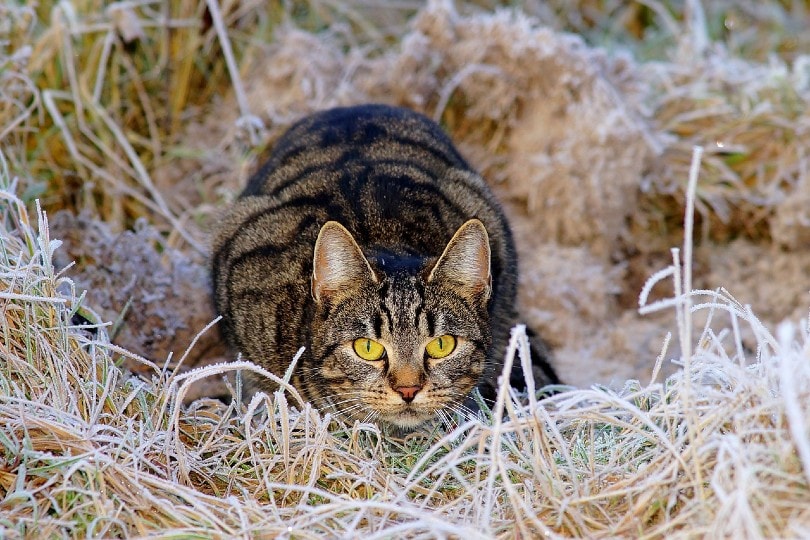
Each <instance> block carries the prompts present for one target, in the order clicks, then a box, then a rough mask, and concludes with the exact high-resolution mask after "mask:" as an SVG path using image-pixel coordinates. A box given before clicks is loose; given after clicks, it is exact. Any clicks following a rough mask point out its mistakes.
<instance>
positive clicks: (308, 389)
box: [212, 105, 557, 429]
mask: <svg viewBox="0 0 810 540" xmlns="http://www.w3.org/2000/svg"><path fill="white" fill-rule="evenodd" d="M472 218H475V219H478V220H480V221H481V222H482V223H483V225H484V227H485V229H486V233H484V236H485V237H486V235H488V239H489V247H490V249H489V255H488V256H489V257H490V271H491V278H492V281H491V293H490V296H489V297H488V298H485V297H474V295H473V293H470V292H464V290H462V289H459V288H458V287H454V286H453V283H452V281H453V275H452V273H453V272H452V271H449V270H448V271H444V272H436V274H441V276H440V277H438V278H435V279H431V272H432V270H434V266H437V261H438V259H439V257H440V256H441V255H442V253H443V252H444V251H445V249H446V248H447V247H448V244H449V243H450V241H451V238H453V237H454V234H455V233H456V232H457V231H459V229H460V228H461V227H462V225H464V224H465V223H466V222H468V220H470V219H472ZM329 221H336V222H338V223H339V224H341V225H343V227H345V230H347V231H348V234H350V239H349V240H347V245H350V244H351V243H352V241H353V242H355V243H356V245H357V246H358V248H359V250H361V251H362V256H361V259H362V257H364V258H365V260H366V261H367V262H368V267H369V268H370V270H371V273H369V275H368V276H367V278H362V279H360V278H358V279H357V285H356V286H354V287H352V288H351V290H350V291H348V292H347V293H346V294H342V295H335V296H334V298H333V299H332V300H334V301H319V302H316V300H315V298H314V297H313V295H312V292H313V291H312V290H311V286H313V285H312V283H311V277H312V275H313V250H314V246H315V242H316V239H317V238H318V235H319V233H320V231H321V229H322V227H323V226H324V224H326V223H327V222H329ZM341 229H342V228H341ZM448 268H450V266H449V265H448ZM212 270H213V280H214V293H215V303H216V307H217V310H218V312H219V313H220V314H221V315H222V316H223V330H224V334H225V336H226V337H227V339H228V340H229V342H230V344H231V345H232V346H233V347H234V348H235V349H236V350H239V351H241V352H242V353H243V354H244V355H245V356H246V357H247V358H249V359H251V360H252V361H254V362H256V363H258V364H260V365H262V366H264V367H266V368H268V369H269V370H270V371H272V372H273V373H276V374H278V375H281V374H283V373H284V372H285V370H286V368H287V366H288V365H289V362H290V361H291V359H292V357H293V355H294V354H295V352H296V351H297V350H298V348H299V347H300V346H302V345H304V346H306V348H307V350H306V352H305V353H304V356H303V357H302V358H301V359H300V361H299V363H298V367H297V368H296V371H295V372H294V374H293V379H292V382H293V384H294V385H295V386H296V387H297V388H298V389H299V391H301V393H302V395H303V396H304V397H305V398H306V399H308V400H309V401H311V402H312V403H313V404H315V405H316V406H319V407H330V408H331V409H333V411H334V412H338V413H340V414H343V415H344V416H345V417H346V418H347V419H349V420H351V419H357V420H372V421H378V422H380V423H388V424H392V425H395V426H398V427H400V428H406V429H407V428H412V427H414V426H416V425H418V424H420V423H422V422H424V421H427V420H429V419H431V418H433V417H435V416H436V415H438V416H440V417H441V416H443V411H446V410H452V409H454V408H455V409H457V408H458V406H459V405H460V404H461V403H462V402H463V401H464V400H465V398H466V396H467V394H468V393H469V391H470V390H471V389H472V388H473V387H474V386H475V385H476V384H478V385H479V387H480V388H481V389H482V392H483V393H484V395H485V396H492V395H493V388H494V383H495V380H496V378H497V375H498V373H499V371H500V368H499V365H500V359H501V358H503V355H504V352H505V347H506V343H507V340H508V337H509V329H510V327H511V326H512V325H514V324H515V323H516V322H517V315H516V312H515V307H514V306H515V295H516V280H517V260H516V255H515V249H514V246H513V241H512V236H511V233H510V231H509V227H508V225H507V222H506V219H505V217H504V215H503V212H502V211H501V209H500V207H499V205H498V204H497V202H496V200H495V199H494V197H493V195H492V193H491V192H490V190H489V189H488V187H487V186H486V184H485V182H484V181H483V180H482V178H481V177H480V176H479V175H478V174H476V173H475V172H474V171H473V170H472V169H471V168H470V166H469V165H467V163H466V162H465V161H464V159H463V158H462V157H461V155H460V154H459V153H458V151H457V150H456V149H455V147H454V146H453V144H452V143H451V141H450V140H449V138H448V137H447V136H446V135H445V134H444V133H443V132H442V130H441V129H440V128H439V127H438V126H437V125H436V124H435V123H433V122H432V121H430V120H428V119H427V118H425V117H423V116H421V115H418V114H416V113H413V112H410V111H407V110H404V109H398V108H392V107H388V106H383V105H365V106H359V107H348V108H338V109H332V110H329V111H325V112H322V113H318V114H314V115H312V116H309V117H307V118H305V119H303V120H302V121H300V122H299V123H297V124H296V125H294V126H293V127H292V128H291V129H290V130H289V131H288V132H287V133H286V134H285V135H284V136H283V137H282V138H281V139H280V140H279V142H278V143H277V145H276V147H275V149H274V151H273V154H272V155H271V157H270V159H269V160H268V162H267V163H266V164H265V165H264V166H263V167H262V168H261V169H260V170H259V171H258V172H257V173H256V174H255V175H254V176H253V178H251V180H250V182H249V184H248V186H247V188H246V189H245V191H244V193H243V194H242V195H241V197H240V198H239V199H238V200H237V201H236V202H235V204H234V205H233V206H232V207H231V208H230V209H229V210H228V212H227V213H226V214H225V216H224V218H223V220H222V223H221V224H220V227H219V229H218V230H217V231H216V235H215V239H214V245H213V269H212ZM442 334H451V335H455V336H459V338H460V339H459V344H458V346H457V350H456V351H454V353H453V354H451V355H450V356H449V357H447V358H445V359H442V360H431V359H427V357H426V355H425V353H424V345H425V342H426V341H429V340H430V338H432V337H436V336H439V335H442ZM360 337H369V338H373V339H375V340H377V341H379V342H381V343H385V344H386V346H387V349H388V355H387V357H386V358H385V359H384V361H378V362H368V361H364V360H362V359H360V358H359V357H358V356H357V355H356V354H354V353H353V352H352V348H351V344H352V342H353V340H354V339H356V338H360ZM532 341H533V346H534V349H535V351H534V353H535V354H534V356H535V363H536V365H537V369H535V372H536V373H535V377H536V378H537V377H540V381H539V382H540V383H543V382H548V383H553V382H557V379H556V375H555V374H554V371H553V370H552V369H551V367H550V366H549V364H548V363H547V362H546V350H545V348H544V347H543V345H542V342H541V341H540V340H539V339H533V340H532ZM517 378H518V379H519V378H520V377H517ZM405 379H408V380H414V381H419V384H420V385H422V386H423V388H422V390H421V391H419V392H418V394H417V395H416V397H415V399H413V401H412V402H410V403H406V401H405V400H404V399H403V398H402V396H401V395H400V394H398V393H397V392H396V391H394V390H393V388H394V387H396V384H397V381H398V380H405ZM250 383H251V385H252V386H253V387H254V388H263V389H266V390H272V387H266V384H267V383H266V381H262V380H258V379H251V380H250Z"/></svg>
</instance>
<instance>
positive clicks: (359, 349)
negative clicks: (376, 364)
mask: <svg viewBox="0 0 810 540" xmlns="http://www.w3.org/2000/svg"><path fill="white" fill-rule="evenodd" d="M354 352H356V353H357V356H359V357H360V358H362V359H363V360H379V359H380V358H382V357H383V356H384V355H385V347H383V346H382V345H381V344H379V343H377V342H376V341H374V340H373V339H368V338H360V339H355V340H354Z"/></svg>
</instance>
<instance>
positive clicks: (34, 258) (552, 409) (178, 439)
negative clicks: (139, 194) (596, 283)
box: [0, 162, 810, 538]
mask: <svg viewBox="0 0 810 540" xmlns="http://www.w3.org/2000/svg"><path fill="white" fill-rule="evenodd" d="M3 165H4V167H5V162H4V163H3ZM14 191H15V186H14V182H12V181H11V179H10V178H9V175H8V171H7V170H3V171H2V177H1V178H0V198H2V207H1V208H2V215H0V221H1V222H2V226H3V228H2V231H0V233H2V235H1V236H0V238H1V239H2V240H1V241H0V248H1V249H0V279H2V282H3V285H2V289H0V290H2V292H1V293H0V306H2V307H0V310H1V311H2V313H3V322H2V332H3V349H2V355H3V360H4V361H3V364H2V370H1V371H0V388H2V391H1V392H0V444H2V468H0V490H2V496H3V499H2V502H0V527H2V532H3V536H4V537H7V538H14V537H44V536H55V537H59V536H64V537H78V536H86V535H91V536H105V537H109V536H135V535H146V534H154V533H158V534H160V535H161V536H163V537H173V536H175V535H178V536H180V535H181V536H184V537H213V538H229V537H235V536H251V535H256V534H261V535H271V534H273V535H275V534H281V535H286V536H287V537H316V536H329V537H334V536H345V535H348V536H358V535H362V536H363V537H369V538H384V537H390V536H400V535H402V536H404V535H407V536H408V537H416V538H418V537H436V536H458V537H465V538H479V537H492V536H497V537H513V536H514V535H515V534H519V535H521V536H522V537H527V538H531V537H537V536H549V537H551V536H558V535H560V536H584V537H596V536H645V537H646V536H667V537H677V536H679V535H682V536H694V535H708V536H713V537H719V536H725V537H728V536H731V537H737V538H743V537H746V538H757V537H782V536H803V535H806V534H807V533H808V532H809V531H810V508H808V506H807V497H808V490H809V489H810V441H808V433H810V409H808V403H810V362H809V361H808V359H810V340H808V338H810V328H808V325H807V321H804V323H803V324H802V326H801V327H798V326H796V325H791V324H789V323H785V325H783V326H782V327H780V329H779V335H778V336H776V337H774V336H773V335H771V333H769V332H768V330H767V329H766V328H764V327H763V326H762V325H761V324H760V323H759V321H758V320H757V319H756V318H755V316H754V315H753V314H752V313H751V310H750V309H749V308H748V307H746V306H742V305H740V304H739V303H737V302H736V301H735V300H734V298H732V297H731V296H730V295H729V294H728V293H726V292H725V291H722V290H721V291H692V292H690V293H689V294H681V295H679V296H677V297H675V298H672V299H670V300H667V301H662V302H659V304H658V305H651V306H648V307H649V309H656V308H657V309H663V308H669V307H674V308H675V309H676V310H678V313H679V318H678V319H679V321H680V327H679V328H678V332H679V338H680V339H681V340H682V347H685V350H692V351H693V352H692V353H691V355H690V356H687V357H686V358H684V359H682V361H683V363H684V369H683V370H682V371H680V372H679V373H678V374H676V375H674V376H672V377H670V378H669V379H667V380H666V381H658V380H652V381H649V382H644V383H640V382H637V381H629V382H628V383H627V385H626V386H625V388H624V389H623V390H621V391H620V392H614V391H611V390H608V389H604V388H592V389H580V390H569V391H565V392H562V393H560V394H557V395H555V396H554V397H551V398H544V399H541V400H539V401H538V400H537V399H535V398H533V396H532V395H531V394H530V395H529V399H528V400H526V399H522V400H516V399H515V396H513V395H512V394H510V393H509V390H508V388H505V387H501V389H500V394H499V398H498V401H497V404H496V406H495V409H494V411H493V413H492V416H491V417H490V419H489V420H480V419H467V420H465V419H459V421H460V422H461V424H460V425H459V426H458V427H457V428H456V429H454V430H453V431H450V432H445V431H442V430H438V431H436V432H434V433H430V434H421V435H418V436H414V437H411V438H408V439H405V440H397V439H394V438H392V437H390V436H388V435H386V434H381V433H380V432H379V431H378V429H377V428H376V427H375V426H372V425H354V426H351V427H349V426H344V425H341V424H339V423H337V422H334V421H330V419H329V418H328V417H326V418H324V417H322V416H320V415H319V414H318V413H317V412H316V411H314V410H312V409H311V408H310V407H309V406H307V405H302V404H301V403H300V401H299V400H298V398H297V397H296V394H295V392H294V390H290V391H288V392H287V393H276V394H275V395H273V396H261V397H257V398H254V399H253V400H252V401H250V402H249V403H248V404H240V405H237V403H238V401H234V402H233V403H232V404H231V405H230V406H226V405H224V404H222V403H221V402H218V401H214V400H199V401H196V402H194V403H193V404H192V405H191V406H189V407H184V406H180V405H179V403H181V402H182V397H183V394H184V393H185V392H186V390H187V389H188V385H190V384H194V381H195V380H196V379H198V378H200V377H203V376H207V375H215V374H218V373H222V372H225V371H229V370H233V369H236V368H238V367H248V368H250V369H255V368H252V367H250V366H246V365H245V364H235V365H231V366H222V365H220V366H209V367H207V368H201V369H199V370H195V371H192V372H190V373H188V374H186V375H182V376H175V375H172V374H171V373H168V372H166V371H164V370H163V369H161V367H160V366H158V365H155V364H153V363H152V362H150V361H149V360H146V359H136V360H139V361H141V362H143V363H144V364H146V365H147V366H149V367H150V368H151V379H149V380H144V379H139V378H135V377H132V376H129V375H127V374H126V373H125V372H124V371H122V370H121V369H120V368H119V367H118V363H119V361H120V359H121V356H122V355H127V352H126V351H124V350H121V349H119V348H117V347H115V346H113V345H111V344H110V343H109V340H108V338H107V333H106V326H104V325H92V326H88V325H85V326H77V325H76V324H74V323H73V322H72V320H73V319H72V316H73V314H75V313H76V312H77V311H79V310H83V313H84V314H85V318H90V319H92V313H91V312H89V311H88V308H87V307H85V306H82V305H81V298H78V297H77V294H76V291H75V289H74V288H73V287H72V283H71V281H70V279H68V278H66V277H64V275H61V274H60V273H59V272H57V271H56V269H54V268H53V266H52V263H51V259H52V254H53V250H55V249H58V244H59V242H58V240H56V239H51V238H50V237H49V233H48V226H47V218H46V216H45V214H43V213H40V212H38V213H36V214H35V215H33V216H30V215H29V214H28V212H27V211H26V209H25V206H24V205H23V204H22V202H21V201H20V200H19V199H18V198H17V197H16V195H15V193H14ZM686 251H687V252H688V251H689V248H688V247H687V249H686ZM676 261H677V253H676ZM688 272H689V268H688V267H687V268H683V269H682V268H681V267H680V265H679V263H677V262H676V263H674V264H673V266H672V267H671V269H669V271H664V272H662V274H661V276H664V277H666V276H668V275H673V276H674V277H675V278H676V279H679V280H682V281H681V284H680V285H678V286H677V287H676V290H679V288H680V287H681V286H683V283H688V278H686V279H685V277H686V276H688ZM682 276H684V277H682ZM659 277H660V276H659ZM692 311H709V312H710V313H711V314H712V316H711V317H710V318H709V319H710V323H709V324H707V325H706V327H705V329H704V330H703V332H702V334H701V335H700V336H699V339H698V340H697V341H696V342H694V343H692V342H691V339H692V338H691V333H690V332H689V331H688V328H689V326H688V325H689V317H690V314H691V312H692ZM744 325H745V326H749V327H750V328H751V330H752V331H753V332H754V333H755V335H756V336H757V343H758V347H757V349H756V351H747V350H746V349H745V347H743V345H742V343H741V341H740V338H739V336H740V327H741V326H744ZM687 345H688V346H689V347H687ZM525 352H526V339H525V334H524V333H523V332H522V331H521V329H517V330H516V331H515V332H514V333H513V339H512V342H511V345H510V349H509V353H508V357H507V368H508V365H509V364H511V363H512V362H514V361H528V358H526V356H525ZM665 357H666V351H665V350H664V351H662V354H661V358H659V362H660V361H662V360H663V359H664V358H665ZM528 371H529V372H530V371H531V370H528ZM235 391H236V392H237V394H238V385H237V388H236V389H235ZM294 407H295V408H294ZM268 411H269V413H268Z"/></svg>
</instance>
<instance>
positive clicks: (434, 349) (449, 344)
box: [425, 335, 456, 359]
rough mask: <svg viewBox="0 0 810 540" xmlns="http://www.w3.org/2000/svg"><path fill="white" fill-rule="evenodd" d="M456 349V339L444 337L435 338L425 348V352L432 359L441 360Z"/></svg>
mask: <svg viewBox="0 0 810 540" xmlns="http://www.w3.org/2000/svg"><path fill="white" fill-rule="evenodd" d="M455 348H456V338H454V337H453V336H448V335H444V336H439V337H437V338H434V339H433V340H432V341H431V342H430V343H428V344H427V346H426V347H425V352H426V353H427V354H428V356H430V357H431V358H435V359H439V358H444V357H445V356H447V355H448V354H450V353H451V352H453V349H455Z"/></svg>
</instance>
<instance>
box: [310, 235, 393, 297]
mask: <svg viewBox="0 0 810 540" xmlns="http://www.w3.org/2000/svg"><path fill="white" fill-rule="evenodd" d="M369 282H372V283H376V282H377V277H376V276H375V275H374V271H373V270H372V269H371V265H369V263H368V260H367V259H366V257H365V255H363V252H362V250H361V249H360V246H358V245H357V242H355V240H354V237H352V233H350V232H349V231H348V229H346V227H344V226H343V225H341V224H340V223H338V222H337V221H327V222H326V223H325V224H324V226H323V227H321V232H320V233H318V239H317V240H316V241H315V252H314V254H313V257H312V279H311V282H310V286H311V289H312V297H313V298H314V299H315V301H316V302H317V303H319V304H321V303H323V302H331V301H335V300H340V299H342V298H343V297H345V296H346V295H349V294H351V293H353V292H355V291H356V290H357V289H359V288H360V287H361V286H362V285H364V284H366V283H369Z"/></svg>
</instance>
